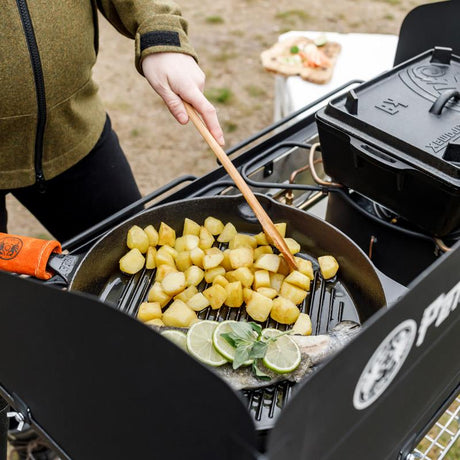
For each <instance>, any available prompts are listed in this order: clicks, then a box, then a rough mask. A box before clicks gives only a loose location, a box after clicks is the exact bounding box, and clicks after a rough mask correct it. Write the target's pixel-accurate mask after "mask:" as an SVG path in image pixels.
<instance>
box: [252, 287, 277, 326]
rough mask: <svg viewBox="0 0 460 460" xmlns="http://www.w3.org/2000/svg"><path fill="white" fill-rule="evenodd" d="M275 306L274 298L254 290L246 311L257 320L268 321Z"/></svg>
mask: <svg viewBox="0 0 460 460" xmlns="http://www.w3.org/2000/svg"><path fill="white" fill-rule="evenodd" d="M272 306H273V300H272V299H269V298H268V297H265V296H264V295H262V294H259V293H258V292H255V291H253V292H252V295H251V297H250V299H249V300H248V302H247V303H246V313H247V314H248V315H249V316H250V317H251V318H252V319H254V320H256V321H260V322H263V321H266V319H267V318H268V315H269V314H270V311H271V309H272Z"/></svg>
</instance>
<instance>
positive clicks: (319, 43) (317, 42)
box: [313, 34, 327, 47]
mask: <svg viewBox="0 0 460 460" xmlns="http://www.w3.org/2000/svg"><path fill="white" fill-rule="evenodd" d="M313 42H314V43H315V45H316V46H318V47H319V46H324V45H325V44H326V43H327V37H326V35H324V34H321V35H318V37H316V38H315V39H314V40H313Z"/></svg>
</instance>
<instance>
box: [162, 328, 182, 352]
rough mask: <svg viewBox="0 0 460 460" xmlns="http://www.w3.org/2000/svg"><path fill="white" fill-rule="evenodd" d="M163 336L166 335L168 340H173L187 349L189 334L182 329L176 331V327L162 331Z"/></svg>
mask: <svg viewBox="0 0 460 460" xmlns="http://www.w3.org/2000/svg"><path fill="white" fill-rule="evenodd" d="M161 335H162V336H163V337H166V338H167V339H168V340H171V342H173V343H174V344H175V345H177V346H178V347H180V348H182V349H184V350H187V334H185V333H184V332H181V331H176V330H174V329H168V330H166V331H163V332H161Z"/></svg>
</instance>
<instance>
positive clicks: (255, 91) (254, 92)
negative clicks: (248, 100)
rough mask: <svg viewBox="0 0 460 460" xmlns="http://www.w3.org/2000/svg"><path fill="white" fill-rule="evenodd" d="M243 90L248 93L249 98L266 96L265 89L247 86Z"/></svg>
mask: <svg viewBox="0 0 460 460" xmlns="http://www.w3.org/2000/svg"><path fill="white" fill-rule="evenodd" d="M245 90H246V91H247V92H248V94H249V96H251V97H261V96H266V95H267V92H266V91H265V89H263V88H261V87H260V86H257V85H248V86H246V87H245Z"/></svg>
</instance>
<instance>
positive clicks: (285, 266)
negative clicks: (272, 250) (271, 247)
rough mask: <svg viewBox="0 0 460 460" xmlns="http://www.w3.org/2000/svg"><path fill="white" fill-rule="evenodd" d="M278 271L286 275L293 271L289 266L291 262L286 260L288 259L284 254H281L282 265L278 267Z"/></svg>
mask: <svg viewBox="0 0 460 460" xmlns="http://www.w3.org/2000/svg"><path fill="white" fill-rule="evenodd" d="M278 273H281V274H282V275H284V276H286V275H289V273H291V268H290V267H289V264H288V263H287V262H286V259H285V258H284V257H283V256H280V266H279V268H278Z"/></svg>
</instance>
